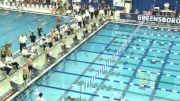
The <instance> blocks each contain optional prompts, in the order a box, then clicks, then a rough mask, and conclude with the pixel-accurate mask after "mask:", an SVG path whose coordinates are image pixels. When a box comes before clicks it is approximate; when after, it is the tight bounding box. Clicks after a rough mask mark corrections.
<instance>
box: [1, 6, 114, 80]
mask: <svg viewBox="0 0 180 101" xmlns="http://www.w3.org/2000/svg"><path fill="white" fill-rule="evenodd" d="M78 6H79V7H78ZM69 10H71V12H70V13H69V12H67V14H66V15H74V18H75V20H74V21H73V22H72V23H70V24H68V23H66V24H65V25H64V27H63V28H62V27H61V22H60V21H58V22H57V25H56V27H55V28H52V29H51V30H50V34H49V35H46V34H44V33H43V28H42V27H38V28H37V29H36V32H31V34H30V35H27V34H26V33H24V34H23V35H21V36H19V49H20V53H21V55H22V56H23V58H26V59H27V62H25V63H24V64H23V65H22V69H23V79H24V81H25V83H27V79H28V78H29V77H31V74H32V70H33V68H34V67H33V63H32V61H33V59H34V57H36V56H38V55H40V54H38V53H39V50H38V47H37V46H39V47H41V48H43V51H44V53H45V64H48V63H49V61H50V59H49V58H50V57H52V56H51V55H50V54H51V48H52V47H53V46H54V44H55V43H57V42H61V48H62V50H64V51H65V52H66V51H67V49H68V48H69V47H70V46H69V45H68V41H67V38H69V37H70V38H71V39H72V41H73V42H78V40H81V39H82V38H83V37H86V36H87V35H88V33H91V32H92V31H94V30H96V29H97V28H98V27H99V26H100V25H102V24H103V23H104V22H105V21H106V20H107V19H110V18H111V17H112V16H113V12H112V11H111V10H110V9H108V8H107V9H95V8H93V7H92V6H89V8H84V7H80V5H79V4H75V5H71V6H69ZM37 39H39V40H38V42H36V41H37ZM28 40H30V41H31V46H30V47H27V41H28ZM0 66H1V67H0V68H1V70H3V71H6V74H7V75H10V71H11V70H12V69H13V68H16V69H19V68H20V66H19V63H18V62H16V61H14V59H13V57H12V50H11V45H10V44H9V45H5V46H4V47H3V48H2V49H1V61H0Z"/></svg>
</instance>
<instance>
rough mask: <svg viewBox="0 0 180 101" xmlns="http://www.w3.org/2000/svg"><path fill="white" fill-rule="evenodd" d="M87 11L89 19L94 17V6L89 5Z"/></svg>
mask: <svg viewBox="0 0 180 101" xmlns="http://www.w3.org/2000/svg"><path fill="white" fill-rule="evenodd" d="M89 12H90V14H91V19H93V17H94V7H92V6H90V7H89Z"/></svg>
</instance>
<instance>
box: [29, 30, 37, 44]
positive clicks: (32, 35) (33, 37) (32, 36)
mask: <svg viewBox="0 0 180 101" xmlns="http://www.w3.org/2000/svg"><path fill="white" fill-rule="evenodd" d="M30 39H31V43H35V41H36V36H35V35H34V33H33V32H32V33H31V35H30Z"/></svg>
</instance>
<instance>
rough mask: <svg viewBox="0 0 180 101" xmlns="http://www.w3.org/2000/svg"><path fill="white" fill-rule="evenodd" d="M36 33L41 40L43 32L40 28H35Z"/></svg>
mask: <svg viewBox="0 0 180 101" xmlns="http://www.w3.org/2000/svg"><path fill="white" fill-rule="evenodd" d="M37 32H38V36H39V38H41V35H42V32H43V29H42V28H41V27H39V28H37Z"/></svg>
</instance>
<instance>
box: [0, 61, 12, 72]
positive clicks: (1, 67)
mask: <svg viewBox="0 0 180 101" xmlns="http://www.w3.org/2000/svg"><path fill="white" fill-rule="evenodd" d="M0 69H1V70H2V71H3V70H5V71H6V74H7V75H9V73H10V71H11V68H10V67H7V66H6V64H5V63H4V62H2V61H0Z"/></svg>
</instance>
